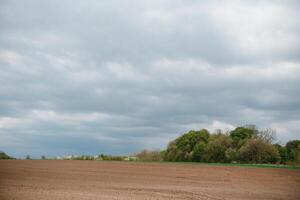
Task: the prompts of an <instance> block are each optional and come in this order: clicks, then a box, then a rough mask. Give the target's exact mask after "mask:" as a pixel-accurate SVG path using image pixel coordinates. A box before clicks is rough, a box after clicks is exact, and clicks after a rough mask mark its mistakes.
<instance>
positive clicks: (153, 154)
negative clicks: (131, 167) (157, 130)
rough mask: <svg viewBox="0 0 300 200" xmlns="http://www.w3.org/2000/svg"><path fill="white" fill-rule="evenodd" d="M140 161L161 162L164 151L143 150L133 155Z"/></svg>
mask: <svg viewBox="0 0 300 200" xmlns="http://www.w3.org/2000/svg"><path fill="white" fill-rule="evenodd" d="M135 156H136V157H137V158H138V159H139V160H141V161H162V160H163V157H164V151H148V150H143V151H141V152H139V153H137V154H136V155H135Z"/></svg>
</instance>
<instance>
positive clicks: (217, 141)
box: [203, 134, 232, 162]
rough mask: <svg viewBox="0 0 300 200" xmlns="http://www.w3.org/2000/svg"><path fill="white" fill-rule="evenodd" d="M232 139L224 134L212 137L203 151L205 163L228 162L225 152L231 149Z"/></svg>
mask: <svg viewBox="0 0 300 200" xmlns="http://www.w3.org/2000/svg"><path fill="white" fill-rule="evenodd" d="M231 145H232V139H231V138H230V137H228V136H227V135H224V134H216V135H212V136H211V137H210V138H209V141H208V144H207V145H206V147H205V149H204V155H203V160H204V161H206V162H228V160H227V156H226V151H227V150H228V149H229V148H230V147H231Z"/></svg>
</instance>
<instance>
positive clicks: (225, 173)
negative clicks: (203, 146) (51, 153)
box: [0, 160, 300, 200]
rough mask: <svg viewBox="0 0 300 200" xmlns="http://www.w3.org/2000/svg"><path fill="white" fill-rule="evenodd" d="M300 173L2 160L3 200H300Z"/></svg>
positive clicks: (0, 192) (0, 193)
mask: <svg viewBox="0 0 300 200" xmlns="http://www.w3.org/2000/svg"><path fill="white" fill-rule="evenodd" d="M299 188H300V170H291V169H271V168H251V167H232V166H211V165H205V164H180V163H136V162H97V161H59V160H52V161H51V160H1V161H0V199H1V200H12V199H14V200H28V199H39V200H52V199H63V200H71V199H72V200H76V199H126V200H127V199H128V200H129V199H149V200H151V199H153V200H154V199H203V200H205V199H207V200H209V199H215V200H221V199H263V200H267V199H272V200H274V199H284V200H289V199H295V200H296V199H300V190H299Z"/></svg>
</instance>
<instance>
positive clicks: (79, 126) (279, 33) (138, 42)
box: [0, 0, 300, 157]
mask: <svg viewBox="0 0 300 200" xmlns="http://www.w3.org/2000/svg"><path fill="white" fill-rule="evenodd" d="M299 9H300V2H299V1H297V0H269V1H268V0H262V1H260V0H244V1H238V0H230V1H229V0H228V1H227V0H224V1H217V0H210V1H195V0H181V1H180V0H160V1H158V0H143V1H140V0H130V1H129V0H110V1H104V0H102V1H99V0H88V1H83V0H81V1H78V0H52V1H45V0H27V1H17V0H0V150H2V151H5V152H7V153H8V154H10V155H13V156H16V157H24V156H25V155H27V154H30V155H32V156H35V157H38V156H41V155H46V156H58V155H70V154H77V155H78V154H91V155H93V154H99V153H105V154H113V155H117V154H121V155H126V154H130V153H134V152H137V151H139V150H142V149H145V148H147V149H151V150H158V149H163V148H165V147H166V146H167V144H168V142H169V141H171V140H173V139H175V138H176V137H178V136H179V135H180V134H182V133H184V132H186V131H188V130H192V129H193V130H198V129H202V128H206V129H208V130H210V131H214V130H216V129H223V130H232V129H234V128H235V127H238V126H242V125H244V124H256V125H257V127H258V128H261V129H263V128H272V129H274V130H276V132H277V140H278V141H279V142H281V143H285V142H287V141H288V140H292V139H300V89H299V87H300V37H299V36H300V21H299V18H300V14H299Z"/></svg>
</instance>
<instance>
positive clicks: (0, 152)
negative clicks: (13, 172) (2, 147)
mask: <svg viewBox="0 0 300 200" xmlns="http://www.w3.org/2000/svg"><path fill="white" fill-rule="evenodd" d="M2 159H3V160H8V159H14V158H13V157H10V156H9V155H7V154H6V153H4V152H3V151H0V160H2Z"/></svg>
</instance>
